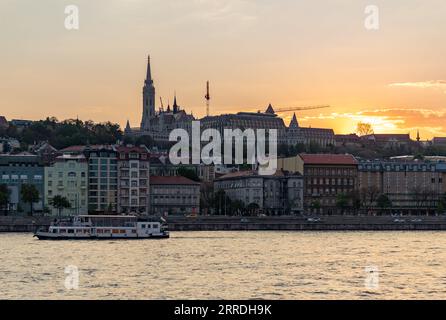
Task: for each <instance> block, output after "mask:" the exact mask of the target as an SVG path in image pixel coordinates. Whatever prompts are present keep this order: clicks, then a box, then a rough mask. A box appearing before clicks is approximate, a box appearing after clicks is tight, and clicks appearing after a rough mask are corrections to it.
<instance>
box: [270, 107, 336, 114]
mask: <svg viewBox="0 0 446 320" xmlns="http://www.w3.org/2000/svg"><path fill="white" fill-rule="evenodd" d="M330 107H331V106H329V105H321V106H306V107H290V108H283V109H276V110H275V112H276V113H282V112H289V111H302V110H314V109H325V108H330Z"/></svg>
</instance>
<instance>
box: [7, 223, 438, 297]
mask: <svg viewBox="0 0 446 320" xmlns="http://www.w3.org/2000/svg"><path fill="white" fill-rule="evenodd" d="M445 248H446V233H445V232H326V231H325V232H240V231H238V232H225V231H222V232H172V233H171V238H170V239H166V240H134V241H122V240H121V241H119V240H115V241H105V240H104V241H39V240H37V239H36V238H33V237H32V235H31V234H18V233H16V234H0V285H1V286H0V299H13V298H14V299H392V298H395V299H426V298H440V299H445V298H446V268H445V266H446V253H445Z"/></svg>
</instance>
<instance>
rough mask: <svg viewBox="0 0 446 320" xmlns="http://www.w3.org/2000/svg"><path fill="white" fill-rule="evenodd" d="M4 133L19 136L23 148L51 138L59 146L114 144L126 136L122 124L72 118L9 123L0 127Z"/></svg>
mask: <svg viewBox="0 0 446 320" xmlns="http://www.w3.org/2000/svg"><path fill="white" fill-rule="evenodd" d="M0 136H6V137H11V138H15V139H17V140H18V141H20V143H21V146H22V148H23V149H25V150H26V148H27V147H28V146H29V145H32V144H34V143H36V142H40V141H48V142H49V143H50V144H51V145H52V146H53V147H55V148H56V149H62V148H66V147H69V146H73V145H86V144H113V143H116V141H117V140H120V139H122V131H121V129H120V126H119V124H116V123H112V122H103V123H95V122H93V121H91V120H87V121H82V120H79V119H68V120H63V121H59V120H57V118H55V117H48V118H46V119H45V120H39V121H34V122H33V123H32V124H30V125H29V126H27V127H24V128H18V127H16V126H14V125H9V127H8V128H3V129H0Z"/></svg>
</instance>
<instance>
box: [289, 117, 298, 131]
mask: <svg viewBox="0 0 446 320" xmlns="http://www.w3.org/2000/svg"><path fill="white" fill-rule="evenodd" d="M298 127H299V123H298V122H297V118H296V113H294V114H293V119H291V122H290V125H289V128H290V129H297V128H298Z"/></svg>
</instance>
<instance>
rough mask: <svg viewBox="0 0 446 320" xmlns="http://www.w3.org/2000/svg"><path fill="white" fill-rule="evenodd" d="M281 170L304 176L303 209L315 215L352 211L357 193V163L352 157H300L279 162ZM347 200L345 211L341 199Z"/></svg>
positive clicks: (306, 155) (310, 155)
mask: <svg viewBox="0 0 446 320" xmlns="http://www.w3.org/2000/svg"><path fill="white" fill-rule="evenodd" d="M278 167H279V168H282V169H284V170H288V171H291V172H299V173H301V174H303V176H304V207H305V211H306V212H312V213H316V214H344V213H349V212H350V211H353V208H352V205H353V203H352V201H353V200H352V198H351V197H352V196H353V194H354V193H355V192H357V190H358V162H357V161H356V159H355V158H354V157H353V156H352V155H350V154H304V153H303V154H299V155H298V156H296V157H290V158H282V159H278ZM341 197H345V199H346V201H347V202H348V203H346V206H345V208H342V207H339V200H340V198H341Z"/></svg>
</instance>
